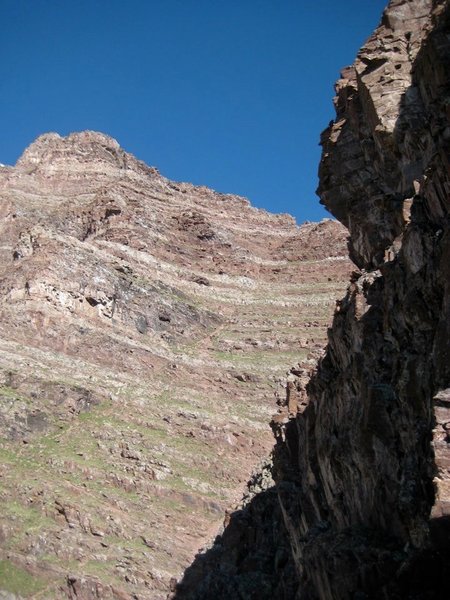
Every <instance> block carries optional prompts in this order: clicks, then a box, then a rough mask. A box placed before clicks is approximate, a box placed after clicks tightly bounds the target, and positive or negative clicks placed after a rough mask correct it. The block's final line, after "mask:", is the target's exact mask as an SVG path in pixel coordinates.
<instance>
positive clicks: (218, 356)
mask: <svg viewBox="0 0 450 600" xmlns="http://www.w3.org/2000/svg"><path fill="white" fill-rule="evenodd" d="M0 200H1V201H0V232H1V240H2V243H1V245H0V289H1V297H0V332H1V340H0V436H1V440H0V480H1V486H0V504H1V508H2V510H1V511H0V591H1V590H6V591H7V592H8V593H9V592H11V593H12V592H14V593H16V594H18V595H19V596H21V597H40V598H43V597H45V598H51V597H55V598H65V597H69V598H82V599H83V600H88V599H90V598H102V599H107V598H121V599H123V598H140V599H147V598H148V599H151V600H157V599H158V598H165V597H166V595H167V593H168V591H169V589H170V585H171V581H172V580H173V578H179V577H180V575H181V573H182V571H183V569H184V568H185V567H186V566H187V565H188V564H189V563H190V562H191V561H192V559H193V556H194V555H195V553H196V552H197V551H198V549H199V547H201V546H203V545H204V544H205V543H207V542H208V541H209V540H210V539H211V537H212V536H213V535H214V533H215V532H216V531H217V529H218V527H219V524H220V523H221V522H222V521H223V518H224V514H225V510H226V509H227V508H228V507H230V506H233V505H234V504H235V503H236V502H237V500H238V499H239V498H240V496H241V495H242V488H243V485H244V484H245V482H246V481H247V479H248V476H249V473H250V472H251V471H252V468H253V467H254V465H255V464H257V463H258V462H259V461H260V460H261V458H262V457H263V456H266V455H267V454H268V453H269V451H270V448H271V446H272V438H271V433H270V429H269V427H268V421H269V419H270V415H271V413H272V411H273V396H274V393H275V392H277V393H278V395H279V397H280V398H282V397H283V396H284V391H283V390H284V377H285V372H286V369H287V365H289V364H291V363H292V361H293V360H300V359H303V360H306V361H309V360H310V359H309V358H308V357H309V356H310V355H311V353H312V354H314V353H315V352H316V351H317V350H318V349H319V348H321V347H322V346H323V343H324V341H325V332H326V327H327V325H328V324H329V321H330V317H331V314H332V311H333V308H334V305H335V300H334V299H335V297H336V295H337V294H338V293H342V291H343V289H344V288H345V281H346V279H347V278H348V273H349V269H350V263H349V261H348V259H347V258H346V250H345V247H346V237H347V233H346V231H345V228H344V227H342V226H341V225H340V224H339V223H337V222H335V221H331V220H325V221H323V222H322V223H318V224H317V223H310V224H306V225H304V226H302V227H298V226H297V225H296V224H295V222H294V220H293V219H292V217H289V216H287V215H270V214H269V213H267V212H265V211H260V210H256V209H254V208H252V207H251V206H250V204H249V202H248V201H247V200H245V199H244V198H240V197H238V196H232V195H226V194H220V193H217V192H214V191H212V190H210V189H207V188H205V187H195V186H193V185H190V184H186V183H175V182H172V181H169V180H168V179H166V178H164V177H162V176H161V175H160V174H159V173H158V171H157V170H156V169H154V168H151V167H148V166H146V165H145V164H143V163H142V162H140V161H138V160H137V159H136V158H134V157H133V156H132V155H130V154H128V153H126V152H124V151H123V150H122V149H121V148H120V146H119V145H118V143H117V142H116V141H115V140H113V139H112V138H110V137H108V136H105V135H102V134H99V133H94V132H83V133H77V134H72V135H69V136H68V137H65V138H63V137H60V136H59V135H57V134H46V135H44V136H42V137H40V138H39V139H38V140H36V142H34V143H33V144H32V145H31V146H30V147H29V148H28V149H27V150H26V151H25V152H24V154H23V156H22V157H21V158H20V160H19V161H18V163H17V165H16V166H15V167H0Z"/></svg>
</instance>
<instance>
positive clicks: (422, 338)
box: [175, 0, 450, 600]
mask: <svg viewBox="0 0 450 600" xmlns="http://www.w3.org/2000/svg"><path fill="white" fill-rule="evenodd" d="M449 39H450V6H449V3H448V2H445V1H442V0H415V1H409V0H392V1H391V2H390V4H389V6H388V7H387V9H386V10H385V12H384V14H383V17H382V21H381V24H380V26H379V27H378V28H377V29H376V31H375V33H374V34H373V35H372V36H371V37H370V38H369V39H368V41H367V43H366V44H365V45H364V47H363V48H362V49H361V51H360V53H359V54H358V57H357V59H356V62H355V64H354V65H353V66H352V67H349V68H347V69H345V70H344V71H343V73H342V77H341V79H340V80H339V81H338V83H337V86H336V92H337V96H336V98H335V106H336V113H337V116H336V120H335V121H334V122H333V123H332V124H331V125H330V126H329V127H328V129H327V130H326V131H325V132H324V133H323V134H322V140H321V141H322V146H323V154H322V161H321V164H320V187H319V194H320V197H321V201H322V203H323V204H324V205H325V206H326V207H327V208H328V209H329V210H330V211H331V212H332V213H333V215H334V216H336V217H337V218H338V219H339V220H340V221H342V223H344V224H345V225H346V227H348V229H349V232H350V241H349V249H350V256H351V258H352V259H353V261H354V262H355V263H356V265H357V266H358V267H359V269H360V270H359V271H355V272H354V273H353V274H352V277H351V282H350V286H349V288H348V292H347V295H346V296H345V297H344V298H343V300H342V301H340V302H339V303H338V306H337V310H336V313H335V317H334V322H333V325H332V327H331V329H330V330H329V334H328V346H327V350H326V353H325V355H324V357H323V358H322V359H321V360H320V361H319V364H318V368H317V371H316V372H315V373H314V374H313V375H312V377H311V379H310V381H309V383H306V380H307V379H308V373H307V372H305V371H304V370H303V371H300V370H294V372H293V373H292V377H291V378H290V380H289V381H288V387H287V391H288V398H287V404H288V406H287V409H286V408H284V410H283V411H281V413H280V414H279V415H277V417H276V418H275V419H274V421H273V427H274V430H275V433H276V437H277V444H276V448H275V450H274V454H273V457H274V465H273V467H272V470H273V473H274V478H275V481H276V487H273V488H269V490H265V491H263V492H261V494H257V495H256V496H255V497H254V498H253V500H252V501H251V502H250V504H249V505H248V506H247V507H243V509H242V510H243V511H244V512H243V513H242V510H241V511H238V512H237V513H236V514H235V515H234V517H235V520H236V521H239V520H240V522H241V523H244V524H243V525H241V530H240V535H239V536H237V535H236V534H235V530H236V523H235V522H233V520H232V521H231V522H230V524H229V526H228V528H226V529H225V531H224V533H223V534H222V536H220V537H219V538H218V539H217V541H216V546H215V547H213V548H212V550H211V551H210V553H209V555H205V556H203V557H199V558H198V559H197V562H196V563H195V564H194V565H193V566H192V567H191V569H190V570H189V571H188V572H187V573H186V577H185V579H184V581H183V582H181V584H180V586H179V591H178V594H176V595H175V597H176V598H179V599H180V600H181V599H184V598H191V599H200V598H201V599H205V600H206V599H207V598H211V597H217V598H226V597H227V591H228V592H229V593H228V597H233V598H250V597H256V596H257V597H258V598H260V599H261V598H264V599H269V598H280V599H281V598H283V599H290V598H294V597H295V598H299V599H305V600H306V599H308V600H313V599H320V600H342V599H347V598H355V599H356V598H357V599H359V600H363V599H364V598H366V599H375V598H376V599H378V598H385V599H404V598H410V599H412V598H414V599H425V598H427V599H431V598H443V597H446V596H447V595H448V583H447V573H448V570H449V567H450V535H449V534H450V434H449V432H450V361H449V359H450V295H449V294H450V288H449V285H450V271H449V265H450V228H449V217H450V214H449V206H450V203H449V194H450V174H449V166H450V112H449V104H450V81H449V76H450V43H449ZM291 397H294V398H295V402H294V404H295V405H296V408H295V409H294V410H292V409H291V408H290V407H289V404H290V402H289V400H290V399H291ZM275 492H276V493H277V496H278V502H277V501H276V500H275ZM255 529H256V533H253V531H254V530H255ZM263 532H265V534H264V535H263ZM233 534H234V542H235V544H236V545H233ZM286 547H289V548H290V553H289V555H286V554H284V551H285V549H286ZM277 549H279V550H280V553H279V554H277ZM280 556H282V558H280ZM255 570H257V571H259V572H260V574H261V576H260V581H261V582H262V583H263V584H264V585H261V586H260V587H259V588H258V593H257V595H255V596H251V594H249V593H248V584H249V581H251V580H253V581H255V579H257V578H255V575H254V572H255ZM220 573H222V579H220V575H217V574H220ZM223 573H226V574H227V581H228V583H227V584H225V583H224V580H225V577H224V576H223ZM217 578H219V581H222V584H223V585H222V588H221V590H222V591H221V592H220V593H219V592H218V589H217Z"/></svg>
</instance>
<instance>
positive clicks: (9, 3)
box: [0, 0, 385, 222]
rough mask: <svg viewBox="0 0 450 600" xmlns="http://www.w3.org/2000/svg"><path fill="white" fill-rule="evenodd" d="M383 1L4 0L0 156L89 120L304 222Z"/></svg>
mask: <svg viewBox="0 0 450 600" xmlns="http://www.w3.org/2000/svg"><path fill="white" fill-rule="evenodd" d="M384 5H385V0H340V1H339V2H336V1H335V0H334V1H333V0H315V1H314V2H310V1H307V0H127V2H124V1H123V0H101V1H100V0H0V7H1V9H2V10H1V13H2V22H3V28H2V29H3V31H2V36H1V39H0V51H1V57H2V58H1V61H0V82H1V84H0V85H1V88H0V89H1V94H0V131H1V135H0V162H2V163H6V164H14V163H15V161H16V160H17V158H18V157H19V156H20V154H21V153H22V151H23V150H24V148H25V147H26V146H27V145H28V144H30V143H31V142H32V141H33V139H35V138H36V137H37V136H38V135H39V134H41V133H45V132H47V131H56V132H58V133H60V134H61V135H65V134H67V133H70V132H71V131H80V130H83V129H93V130H97V131H102V132H104V133H107V134H109V135H111V136H113V137H114V138H116V139H117V140H118V141H119V143H120V144H121V145H122V147H123V148H124V149H125V150H127V151H129V152H132V153H133V154H135V155H136V156H137V157H138V158H140V159H142V160H144V161H145V162H146V163H148V164H150V165H153V166H156V167H158V169H159V170H160V171H161V173H162V174H163V175H165V176H167V177H169V178H170V179H174V180H178V181H190V182H193V183H195V184H199V185H208V186H210V187H212V188H214V189H216V190H218V191H221V192H230V193H236V194H240V195H243V196H247V197H248V198H249V199H250V200H251V201H252V203H253V204H254V205H255V206H259V207H263V208H266V209H268V210H271V211H273V212H289V213H291V214H293V215H294V216H295V217H296V218H297V220H298V222H303V221H305V220H317V219H321V218H323V217H324V216H328V215H327V213H326V212H325V211H324V209H323V208H321V207H320V205H319V201H318V199H317V197H316V196H315V194H314V191H315V188H316V187H317V167H318V161H319V157H320V149H319V146H318V142H319V135H320V132H321V130H322V129H324V128H325V127H326V126H327V124H328V122H329V121H330V119H331V118H332V117H333V106H332V97H333V84H334V81H335V80H336V79H337V77H338V75H339V70H340V69H341V68H342V67H343V66H345V65H347V64H350V63H351V62H352V61H353V58H354V56H355V54H356V52H357V50H358V49H359V47H360V46H361V45H362V43H364V41H365V39H366V38H367V37H368V36H369V35H370V33H371V32H372V31H373V29H374V27H375V26H376V25H377V24H378V22H379V19H380V16H381V13H382V10H383V8H384Z"/></svg>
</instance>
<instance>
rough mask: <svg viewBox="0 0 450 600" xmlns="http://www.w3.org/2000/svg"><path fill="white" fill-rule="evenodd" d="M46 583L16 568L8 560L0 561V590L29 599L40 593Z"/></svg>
mask: <svg viewBox="0 0 450 600" xmlns="http://www.w3.org/2000/svg"><path fill="white" fill-rule="evenodd" d="M46 585H47V582H46V581H45V580H44V579H42V578H40V577H37V576H36V575H32V574H31V573H29V572H28V571H26V570H25V569H22V568H21V567H18V566H17V565H15V564H14V563H12V562H11V561H10V560H0V590H6V591H7V592H11V593H12V594H18V595H21V596H24V597H25V598H29V597H31V596H33V595H34V594H37V593H38V592H40V591H42V590H43V589H44V588H45V587H46Z"/></svg>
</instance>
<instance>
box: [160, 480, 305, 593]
mask: <svg viewBox="0 0 450 600" xmlns="http://www.w3.org/2000/svg"><path fill="white" fill-rule="evenodd" d="M280 510H281V509H280V505H279V503H278V498H277V492H276V489H275V487H271V488H269V489H267V490H265V491H262V492H260V493H258V494H256V495H255V496H254V497H253V498H252V499H251V500H250V501H249V503H248V504H247V505H246V506H244V507H243V508H242V509H240V510H236V511H235V512H233V513H232V514H231V515H229V516H227V517H226V519H225V528H224V531H223V533H222V534H221V535H219V536H217V537H216V539H215V541H214V544H213V545H212V547H210V548H209V549H208V550H206V551H205V552H203V553H201V554H198V555H197V556H196V558H195V560H194V562H193V563H192V565H191V566H190V567H189V568H188V569H187V570H186V572H185V574H184V577H183V579H182V580H181V581H180V582H179V583H178V584H177V585H176V589H175V590H174V592H173V593H172V594H171V595H170V598H171V600H202V599H204V600H206V599H210V598H214V599H215V600H221V599H227V600H230V599H233V600H234V599H235V600H247V599H248V600H250V599H255V600H256V599H258V600H273V599H279V600H287V599H292V598H295V596H296V592H297V583H296V582H297V577H296V575H295V570H294V565H293V561H292V559H291V552H290V549H289V542H288V539H287V535H286V531H285V529H284V527H283V525H282V518H281V514H280Z"/></svg>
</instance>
